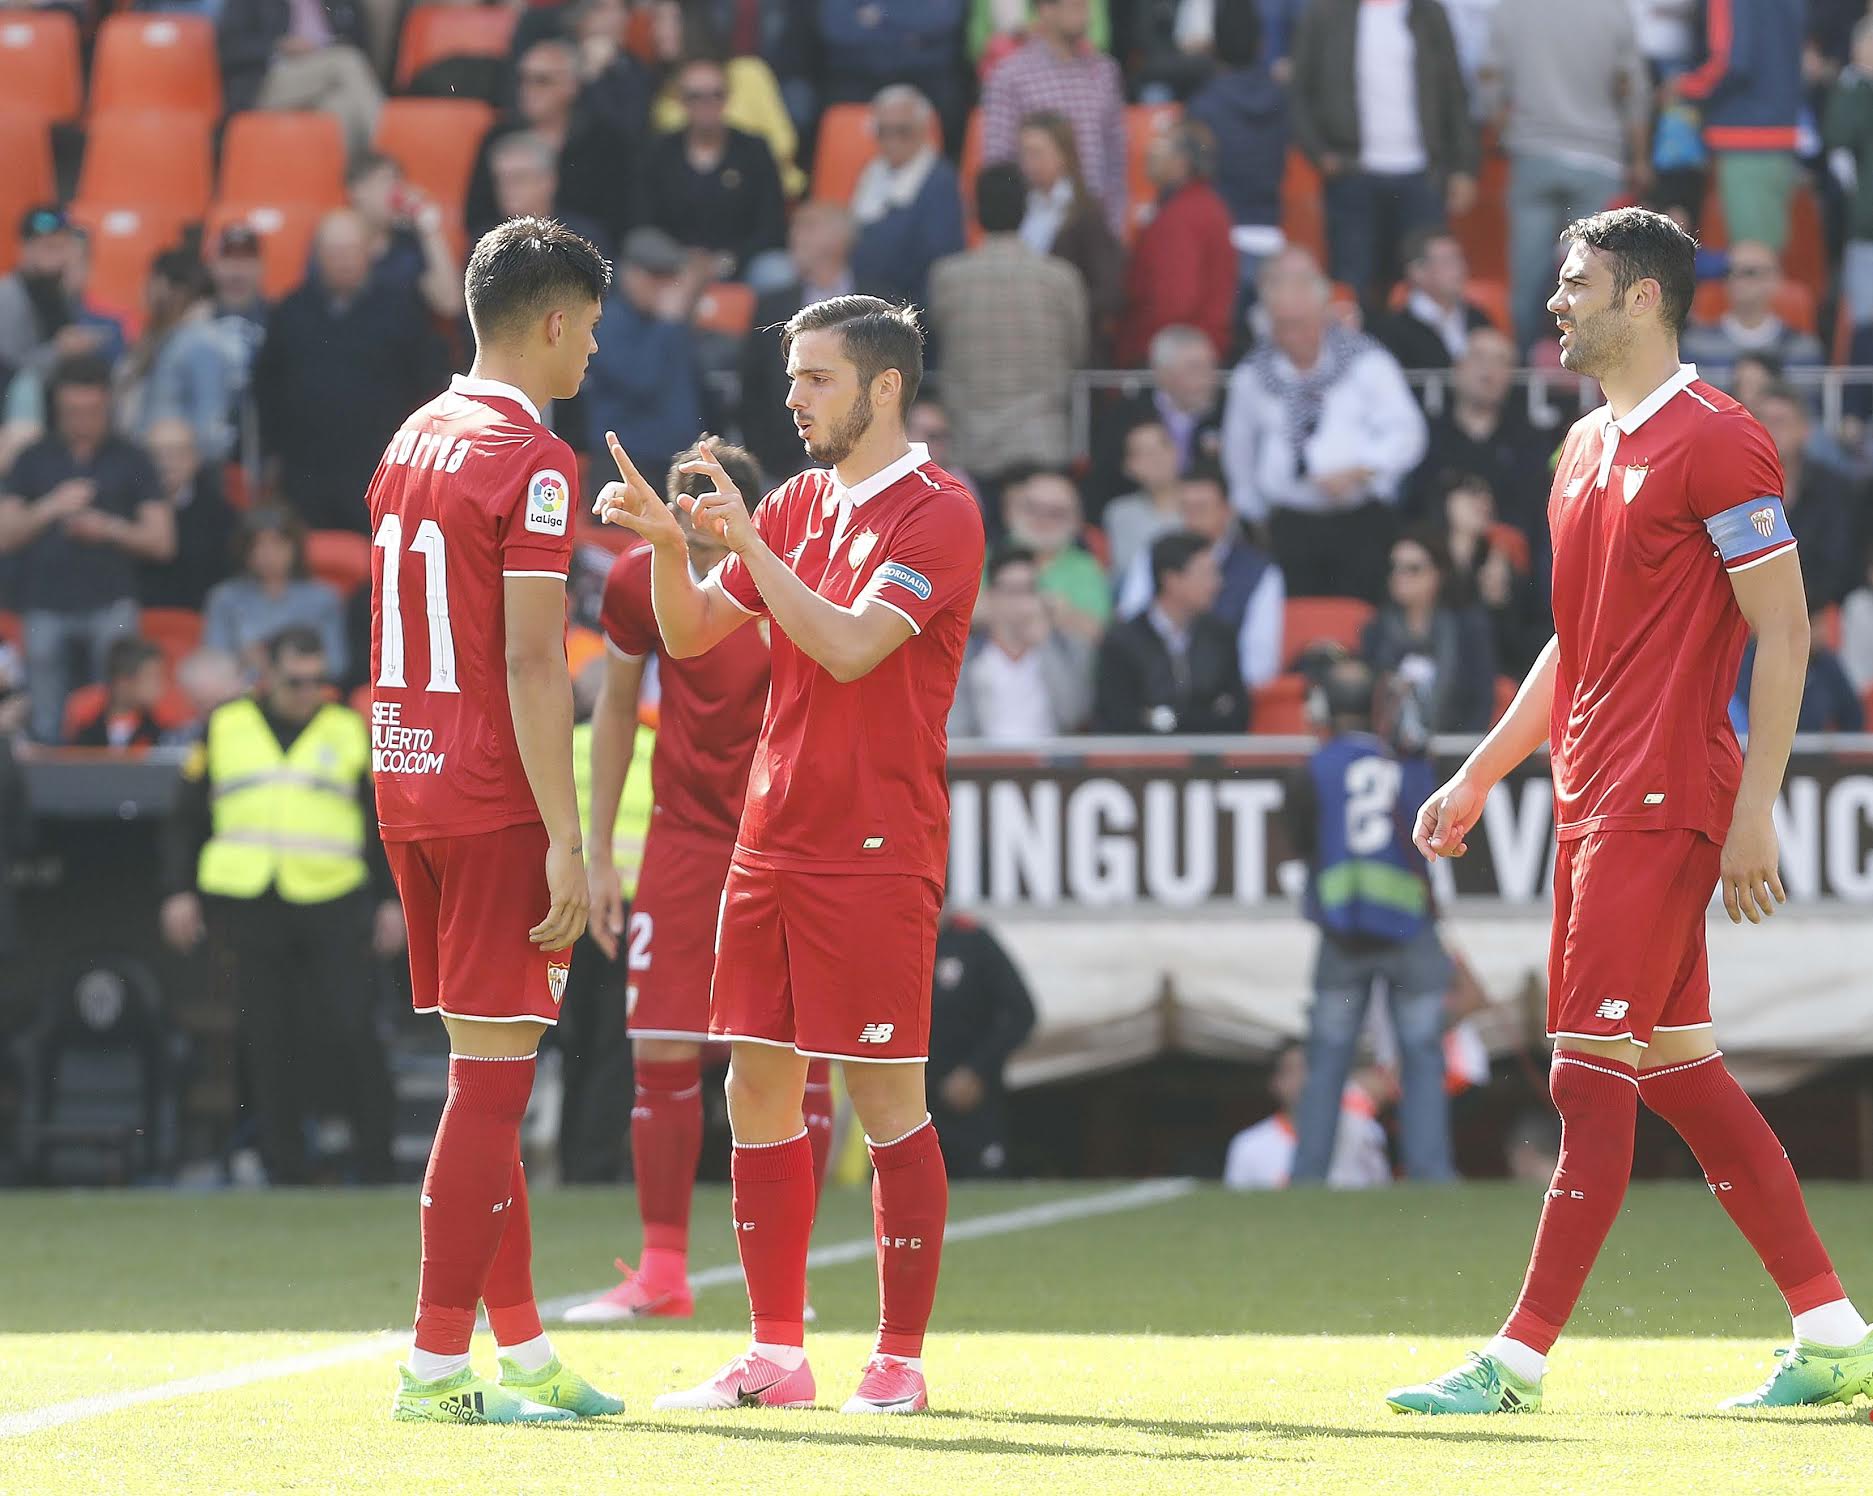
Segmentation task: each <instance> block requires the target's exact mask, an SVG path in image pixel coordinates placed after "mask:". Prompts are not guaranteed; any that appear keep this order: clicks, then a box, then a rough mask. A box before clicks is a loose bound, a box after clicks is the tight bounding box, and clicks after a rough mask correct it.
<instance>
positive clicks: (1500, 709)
mask: <svg viewBox="0 0 1873 1496" xmlns="http://www.w3.org/2000/svg"><path fill="white" fill-rule="evenodd" d="M1521 688H1522V686H1521V682H1520V681H1518V680H1516V679H1515V678H1514V677H1513V676H1508V675H1499V676H1497V677H1496V698H1495V702H1494V705H1493V706H1492V707H1491V709H1490V713H1489V725H1490V726H1491V727H1494V726H1495V725H1496V724H1497V723H1498V722H1500V721H1501V720H1502V719H1503V717H1504V716H1505V715H1506V714H1507V712H1508V710H1509V704H1510V703H1511V702H1512V701H1514V700H1515V693H1516V692H1517V691H1519V690H1521Z"/></svg>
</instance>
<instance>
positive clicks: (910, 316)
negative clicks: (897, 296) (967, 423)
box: [780, 296, 923, 416]
mask: <svg viewBox="0 0 1873 1496" xmlns="http://www.w3.org/2000/svg"><path fill="white" fill-rule="evenodd" d="M833 327H836V328H838V329H839V338H840V345H841V347H842V348H843V350H844V352H845V356H846V357H847V358H849V359H851V360H852V363H853V365H854V366H855V367H856V368H857V369H858V382H859V384H860V386H861V387H863V388H864V389H867V390H869V389H870V388H871V382H872V381H873V380H874V379H876V378H877V377H878V376H879V375H880V374H882V373H884V371H885V370H886V369H896V370H897V372H898V377H899V378H900V379H901V380H903V382H904V383H903V388H902V389H901V391H900V392H899V394H898V414H899V415H900V416H908V415H909V414H910V408H911V406H912V405H914V404H916V402H917V391H918V389H919V388H920V387H921V386H922V384H923V328H922V327H921V326H919V325H918V322H917V309H916V308H915V307H910V306H901V305H899V304H897V303H896V302H890V301H884V300H882V299H880V298H879V297H876V296H831V297H828V298H827V299H826V300H825V301H816V302H814V303H813V305H811V306H808V307H802V308H801V309H800V310H799V311H797V312H795V313H794V314H793V316H791V317H789V318H788V319H787V325H786V327H784V328H783V329H782V330H781V335H780V353H781V357H782V358H787V357H789V356H791V354H792V353H793V340H794V339H795V338H797V337H799V336H800V334H801V333H803V332H823V331H825V330H826V329H827V328H833Z"/></svg>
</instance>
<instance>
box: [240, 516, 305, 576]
mask: <svg viewBox="0 0 1873 1496" xmlns="http://www.w3.org/2000/svg"><path fill="white" fill-rule="evenodd" d="M262 535H278V536H281V537H282V538H284V540H285V541H286V543H287V544H288V545H289V546H291V547H292V548H293V564H292V574H293V575H294V576H296V577H303V576H304V575H305V574H306V527H305V525H304V523H302V522H301V520H300V518H299V516H298V515H297V514H295V513H293V511H292V510H290V509H286V508H283V507H281V506H279V505H276V504H256V505H255V506H254V507H253V508H252V509H249V510H248V511H247V512H246V513H245V514H243V515H242V516H241V520H240V524H239V525H238V526H237V527H236V528H235V531H234V566H235V570H237V571H246V570H247V558H248V557H249V556H250V555H252V554H253V549H254V542H255V541H256V540H258V539H259V538H260V537H261V536H262Z"/></svg>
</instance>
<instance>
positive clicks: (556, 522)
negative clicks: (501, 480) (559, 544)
mask: <svg viewBox="0 0 1873 1496" xmlns="http://www.w3.org/2000/svg"><path fill="white" fill-rule="evenodd" d="M571 513H572V485H571V484H570V483H568V482H567V481H566V475H565V474H564V473H562V472H560V471H558V469H556V468H541V469H540V471H539V472H537V473H535V474H534V475H533V476H532V477H531V478H530V479H528V480H527V516H526V519H525V520H524V521H523V523H524V524H525V526H526V528H527V529H529V530H532V531H533V532H534V533H535V534H538V535H564V534H565V533H566V519H567V516H568V515H570V514H571Z"/></svg>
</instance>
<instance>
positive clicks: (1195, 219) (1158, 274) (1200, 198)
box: [1117, 123, 1237, 368]
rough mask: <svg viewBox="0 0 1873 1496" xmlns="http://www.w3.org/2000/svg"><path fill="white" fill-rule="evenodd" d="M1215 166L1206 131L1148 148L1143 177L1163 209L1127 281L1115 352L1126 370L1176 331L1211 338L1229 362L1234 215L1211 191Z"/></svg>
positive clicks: (1172, 133) (1171, 134)
mask: <svg viewBox="0 0 1873 1496" xmlns="http://www.w3.org/2000/svg"><path fill="white" fill-rule="evenodd" d="M1215 160H1216V137H1215V136H1213V135H1211V134H1210V132H1209V128H1208V127H1207V126H1205V125H1199V124H1195V123H1184V124H1178V125H1173V126H1171V127H1170V128H1169V129H1167V130H1164V131H1162V132H1160V133H1159V135H1158V136H1157V138H1156V139H1154V140H1153V141H1152V142H1151V151H1150V154H1149V155H1148V156H1147V157H1146V160H1145V169H1146V170H1147V171H1148V172H1149V173H1150V175H1151V180H1152V182H1153V184H1155V185H1156V187H1157V189H1158V206H1157V212H1156V213H1155V214H1154V215H1153V217H1152V219H1151V222H1150V223H1149V224H1147V225H1146V226H1145V229H1144V232H1143V233H1141V234H1140V235H1139V236H1138V245H1137V248H1136V249H1135V250H1134V251H1133V253H1132V263H1131V269H1130V271H1129V272H1128V273H1127V275H1126V282H1125V320H1124V321H1123V322H1122V323H1121V324H1120V325H1119V338H1118V348H1117V355H1118V361H1119V363H1120V364H1122V365H1125V366H1127V367H1132V368H1136V367H1137V366H1138V365H1140V364H1142V363H1144V361H1145V356H1146V355H1147V353H1149V351H1150V348H1151V340H1152V338H1154V337H1156V336H1157V334H1158V333H1159V331H1160V330H1162V329H1163V328H1166V327H1173V326H1177V325H1179V324H1183V325H1188V326H1191V327H1194V328H1196V329H1197V330H1198V331H1200V332H1201V333H1202V334H1203V335H1204V336H1205V337H1207V338H1208V339H1209V340H1210V346H1211V347H1212V348H1214V349H1215V350H1216V356H1217V358H1218V359H1222V358H1226V357H1227V356H1228V353H1229V342H1230V337H1229V324H1230V321H1231V314H1232V313H1233V312H1234V310H1235V305H1236V284H1237V259H1236V251H1235V247H1234V246H1233V245H1232V244H1231V243H1230V240H1229V234H1230V229H1231V227H1232V225H1231V223H1230V220H1229V208H1228V206H1227V205H1226V204H1225V203H1224V202H1223V200H1222V198H1221V197H1219V196H1218V195H1217V192H1216V189H1215V188H1214V187H1212V186H1210V173H1211V171H1212V170H1213V168H1214V165H1215Z"/></svg>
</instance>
